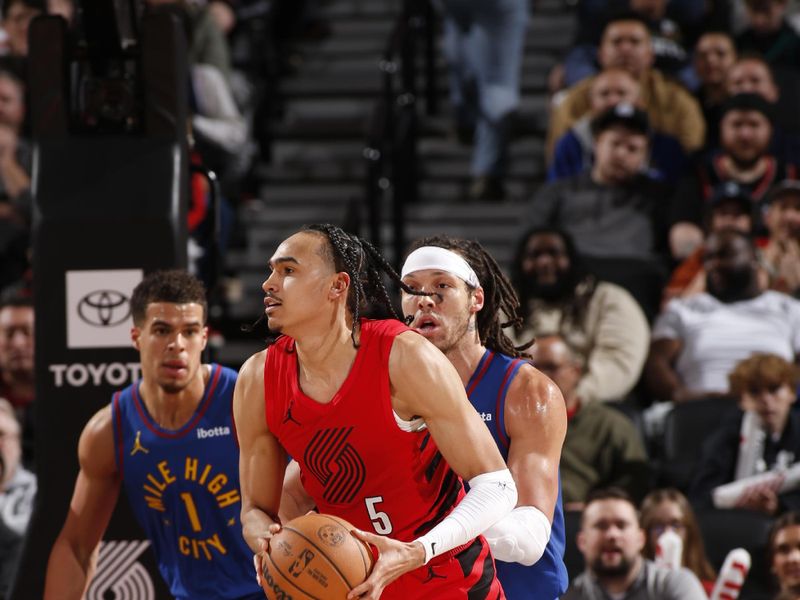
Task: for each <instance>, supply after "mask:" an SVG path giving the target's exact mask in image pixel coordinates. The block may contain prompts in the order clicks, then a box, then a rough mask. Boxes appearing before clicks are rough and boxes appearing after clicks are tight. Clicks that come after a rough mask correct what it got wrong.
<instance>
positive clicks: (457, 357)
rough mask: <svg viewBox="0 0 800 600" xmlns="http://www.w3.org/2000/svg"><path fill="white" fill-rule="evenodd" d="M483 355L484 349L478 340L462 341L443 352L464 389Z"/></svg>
mask: <svg viewBox="0 0 800 600" xmlns="http://www.w3.org/2000/svg"><path fill="white" fill-rule="evenodd" d="M465 338H466V336H465ZM470 338H471V336H470ZM485 353H486V347H485V346H484V345H483V344H481V343H480V341H479V340H474V339H469V340H467V339H464V340H462V341H461V343H460V344H456V345H455V346H454V347H453V348H451V349H450V350H448V351H447V352H445V356H447V359H448V360H449V361H450V362H451V363H452V364H453V366H454V367H455V368H456V371H458V375H459V377H461V382H462V383H463V384H464V386H465V387H466V385H467V383H469V380H470V378H471V377H472V374H473V373H475V369H477V368H478V364H479V363H480V362H481V358H483V355H484V354H485Z"/></svg>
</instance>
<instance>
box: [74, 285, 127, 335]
mask: <svg viewBox="0 0 800 600" xmlns="http://www.w3.org/2000/svg"><path fill="white" fill-rule="evenodd" d="M130 314H131V307H130V304H129V303H128V297H127V296H125V295H124V294H122V293H120V292H117V291H115V290H97V291H95V292H91V293H89V294H86V295H85V296H84V297H83V298H81V301H80V302H78V316H79V317H80V318H81V319H82V320H83V321H84V323H88V324H89V325H94V326H95V327H113V326H114V325H119V324H120V323H122V322H123V321H124V320H125V319H127V318H128V315H130Z"/></svg>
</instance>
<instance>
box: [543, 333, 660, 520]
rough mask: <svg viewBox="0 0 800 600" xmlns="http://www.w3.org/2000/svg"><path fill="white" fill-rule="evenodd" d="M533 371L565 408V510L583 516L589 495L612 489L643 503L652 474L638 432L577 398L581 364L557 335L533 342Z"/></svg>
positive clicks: (595, 404)
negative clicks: (550, 383)
mask: <svg viewBox="0 0 800 600" xmlns="http://www.w3.org/2000/svg"><path fill="white" fill-rule="evenodd" d="M529 352H530V354H531V360H532V362H533V365H534V366H535V367H536V368H537V369H539V370H540V371H541V372H542V373H544V374H545V375H547V376H548V377H549V378H550V379H552V380H553V381H554V382H555V384H556V385H557V386H558V387H559V389H561V393H562V394H563V395H564V400H565V402H566V403H567V417H568V419H569V426H568V427H567V437H566V439H565V440H564V447H563V448H562V450H561V462H560V464H559V466H560V470H561V493H562V498H563V501H564V509H565V510H581V509H582V508H583V503H584V502H585V501H586V497H587V496H588V494H589V493H590V492H591V491H593V490H596V489H601V488H605V487H610V486H615V487H619V488H622V489H624V490H625V491H626V492H627V493H628V494H630V495H631V497H632V498H636V499H641V498H642V497H644V495H645V494H646V493H647V490H648V488H649V486H650V468H649V465H648V460H647V454H646V453H645V450H644V444H643V443H642V439H641V437H640V435H639V432H638V431H637V430H636V428H635V427H634V425H633V423H632V422H631V420H630V419H629V418H628V417H626V416H625V415H623V414H622V413H621V412H620V411H618V410H615V409H613V408H610V407H608V406H605V405H603V404H601V403H600V402H591V403H588V404H587V403H583V402H581V399H580V398H579V397H578V394H577V386H578V382H580V380H581V377H582V375H583V368H582V367H581V364H580V361H578V360H577V358H576V357H575V356H574V354H573V352H572V350H571V349H570V348H569V346H567V344H566V343H565V342H564V340H563V338H561V336H558V335H548V336H545V337H537V339H536V343H535V344H534V345H533V346H532V347H531V349H530V351H529Z"/></svg>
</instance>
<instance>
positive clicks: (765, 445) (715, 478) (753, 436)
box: [690, 354, 800, 515]
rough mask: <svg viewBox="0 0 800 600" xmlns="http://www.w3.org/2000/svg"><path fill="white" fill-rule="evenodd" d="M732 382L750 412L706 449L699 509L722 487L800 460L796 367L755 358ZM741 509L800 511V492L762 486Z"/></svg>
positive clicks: (697, 483)
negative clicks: (796, 404) (795, 405)
mask: <svg viewBox="0 0 800 600" xmlns="http://www.w3.org/2000/svg"><path fill="white" fill-rule="evenodd" d="M729 380H730V388H731V392H732V393H733V394H734V395H735V396H736V397H737V398H738V399H739V403H740V406H741V407H742V408H743V409H744V410H740V411H737V412H736V413H734V414H733V415H731V416H730V418H728V419H725V420H723V422H722V423H720V425H719V428H718V429H717V430H715V431H713V432H711V434H710V436H709V438H708V440H707V441H706V442H705V444H704V445H703V451H702V455H701V458H700V464H699V465H698V468H697V471H696V473H695V478H694V481H693V482H692V487H691V490H690V496H691V498H692V502H693V503H695V504H696V505H698V506H703V507H711V506H713V500H712V491H713V490H714V489H715V488H716V487H718V486H720V485H723V484H726V483H730V482H732V481H737V480H740V479H744V478H746V477H751V476H753V475H758V474H760V473H764V472H766V471H769V470H773V469H775V468H786V467H788V466H790V465H791V464H793V463H795V462H796V461H797V459H798V458H800V413H797V412H795V411H791V410H790V409H791V408H792V405H793V404H794V402H795V400H796V399H797V397H796V395H795V388H796V387H797V383H798V370H797V367H796V366H795V364H794V363H793V362H790V361H788V360H786V359H784V358H782V357H780V356H776V355H774V354H753V355H752V356H750V357H749V358H747V359H745V360H743V361H741V362H739V363H738V364H737V365H736V367H735V369H733V371H732V372H731V374H730V376H729ZM736 505H737V507H739V508H747V509H750V510H756V511H761V512H764V513H766V514H768V515H775V514H780V513H783V512H785V511H787V510H798V509H800V490H797V489H795V490H789V491H786V492H783V493H778V490H777V489H775V487H774V486H771V485H764V484H760V483H756V484H753V485H752V486H750V487H749V488H746V489H745V490H744V492H743V493H742V495H741V496H740V497H739V499H738V502H737V504H736Z"/></svg>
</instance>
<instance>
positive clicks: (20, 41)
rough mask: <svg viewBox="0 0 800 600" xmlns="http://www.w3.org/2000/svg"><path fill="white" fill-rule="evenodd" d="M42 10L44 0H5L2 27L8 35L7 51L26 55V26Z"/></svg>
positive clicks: (16, 54) (17, 54)
mask: <svg viewBox="0 0 800 600" xmlns="http://www.w3.org/2000/svg"><path fill="white" fill-rule="evenodd" d="M43 12H44V0H5V2H3V29H4V30H5V32H6V35H7V36H8V53H9V54H11V55H12V56H28V27H30V24H31V21H32V20H33V19H34V17H38V16H39V15H40V14H42V13H43Z"/></svg>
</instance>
